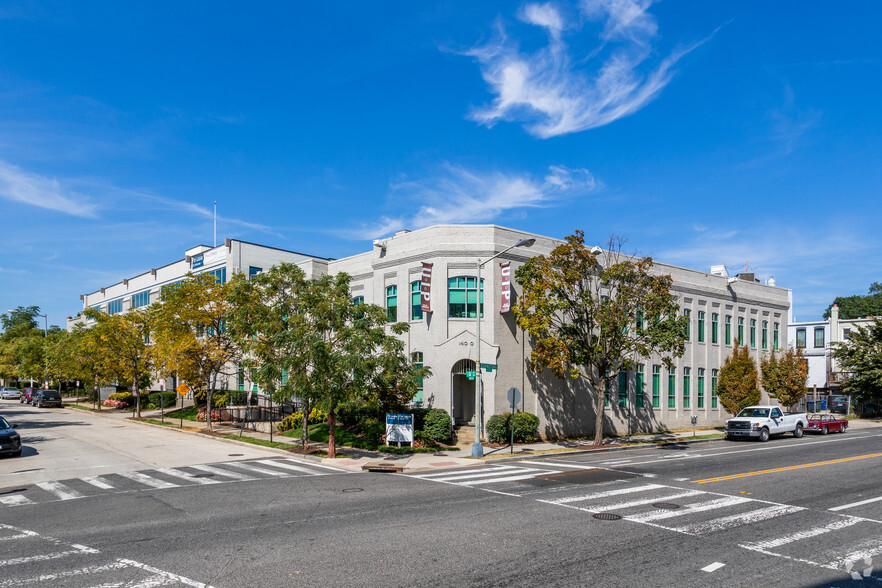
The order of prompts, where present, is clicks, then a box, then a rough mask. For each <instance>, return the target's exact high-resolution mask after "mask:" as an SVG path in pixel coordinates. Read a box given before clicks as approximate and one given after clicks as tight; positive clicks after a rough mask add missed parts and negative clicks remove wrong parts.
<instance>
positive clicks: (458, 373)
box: [450, 359, 477, 425]
mask: <svg viewBox="0 0 882 588" xmlns="http://www.w3.org/2000/svg"><path fill="white" fill-rule="evenodd" d="M472 371H475V362H474V361H472V360H471V359H461V360H459V361H458V362H456V364H455V365H454V366H453V369H452V370H451V372H450V387H451V393H450V397H451V398H452V399H453V424H454V425H474V423H475V386H476V385H477V380H470V379H468V377H467V376H466V372H472Z"/></svg>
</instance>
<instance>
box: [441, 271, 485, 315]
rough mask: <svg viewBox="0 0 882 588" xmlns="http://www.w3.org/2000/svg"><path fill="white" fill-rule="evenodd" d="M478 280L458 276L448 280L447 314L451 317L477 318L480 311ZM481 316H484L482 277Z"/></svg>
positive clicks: (482, 285) (482, 284)
mask: <svg viewBox="0 0 882 588" xmlns="http://www.w3.org/2000/svg"><path fill="white" fill-rule="evenodd" d="M476 283H477V280H475V278H473V277H471V278H470V277H468V276H458V277H456V278H450V279H449V280H448V281H447V316H448V317H450V318H475V317H476V316H477V314H476V313H477V312H478V288H477V286H476ZM480 307H481V308H480V312H481V316H482V317H483V316H484V280H483V278H482V279H481V304H480Z"/></svg>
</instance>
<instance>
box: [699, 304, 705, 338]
mask: <svg viewBox="0 0 882 588" xmlns="http://www.w3.org/2000/svg"><path fill="white" fill-rule="evenodd" d="M698 342H699V343H704V311H703V310H699V311H698Z"/></svg>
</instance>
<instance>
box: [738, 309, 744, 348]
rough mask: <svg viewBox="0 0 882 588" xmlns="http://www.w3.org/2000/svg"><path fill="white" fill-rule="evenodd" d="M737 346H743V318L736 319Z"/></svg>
mask: <svg viewBox="0 0 882 588" xmlns="http://www.w3.org/2000/svg"><path fill="white" fill-rule="evenodd" d="M738 344H739V345H744V344H745V341H744V317H743V316H739V317H738Z"/></svg>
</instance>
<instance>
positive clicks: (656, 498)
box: [584, 490, 704, 512]
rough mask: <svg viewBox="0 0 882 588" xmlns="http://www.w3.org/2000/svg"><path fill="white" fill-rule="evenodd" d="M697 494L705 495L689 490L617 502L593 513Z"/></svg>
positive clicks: (598, 508) (594, 509) (595, 509)
mask: <svg viewBox="0 0 882 588" xmlns="http://www.w3.org/2000/svg"><path fill="white" fill-rule="evenodd" d="M696 494H704V492H701V491H700V490H689V491H686V492H681V493H679V494H670V495H667V496H665V495H662V496H653V497H652V498H643V499H641V500H631V501H625V502H617V503H614V504H607V505H604V506H601V507H595V508H591V509H584V510H591V511H598V512H600V511H605V510H624V509H626V508H634V507H635V506H644V505H646V504H652V503H653V502H658V501H660V500H674V499H676V498H686V497H687V496H695V495H696Z"/></svg>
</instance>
